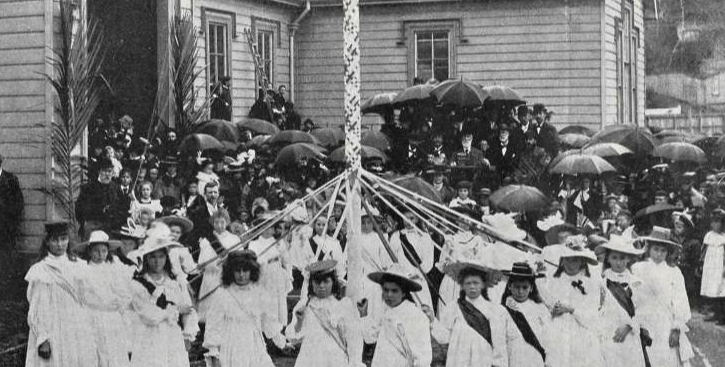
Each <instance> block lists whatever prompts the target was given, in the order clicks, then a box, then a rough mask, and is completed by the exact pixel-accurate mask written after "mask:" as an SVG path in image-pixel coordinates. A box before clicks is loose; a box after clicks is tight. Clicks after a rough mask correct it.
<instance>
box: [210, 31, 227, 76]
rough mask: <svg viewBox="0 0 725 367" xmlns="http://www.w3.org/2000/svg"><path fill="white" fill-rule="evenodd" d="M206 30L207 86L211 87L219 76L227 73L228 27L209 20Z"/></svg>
mask: <svg viewBox="0 0 725 367" xmlns="http://www.w3.org/2000/svg"><path fill="white" fill-rule="evenodd" d="M208 30H209V31H208V39H207V52H208V55H209V87H210V88H213V86H214V85H216V84H217V83H218V82H219V79H220V78H221V77H223V76H225V75H229V67H228V57H229V52H228V47H227V45H228V40H229V38H228V36H229V28H228V26H227V25H226V24H224V23H217V22H209V24H208Z"/></svg>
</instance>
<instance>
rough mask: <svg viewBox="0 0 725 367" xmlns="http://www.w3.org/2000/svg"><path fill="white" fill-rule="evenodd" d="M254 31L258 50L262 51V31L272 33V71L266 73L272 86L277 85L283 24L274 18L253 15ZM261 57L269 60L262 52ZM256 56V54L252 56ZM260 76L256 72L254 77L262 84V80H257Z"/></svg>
mask: <svg viewBox="0 0 725 367" xmlns="http://www.w3.org/2000/svg"><path fill="white" fill-rule="evenodd" d="M252 32H253V33H254V41H255V42H257V51H258V52H260V45H259V35H260V33H268V34H270V35H271V37H272V39H271V40H270V42H269V45H270V48H269V51H270V55H269V64H270V67H269V69H270V72H269V73H267V74H269V75H265V76H266V77H267V82H268V83H271V84H272V87H273V88H275V87H276V81H277V78H276V76H277V65H276V64H277V48H280V47H281V46H282V38H281V32H282V25H281V23H280V22H278V21H276V20H272V19H266V18H260V17H252ZM259 56H260V59H262V60H267V59H265V58H264V57H262V54H261V52H260V55H259ZM252 57H254V56H252ZM257 78H258V76H257V73H256V72H255V73H254V79H255V82H256V85H257V86H259V85H260V81H259V80H257Z"/></svg>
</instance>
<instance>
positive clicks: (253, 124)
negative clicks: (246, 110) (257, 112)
mask: <svg viewBox="0 0 725 367" xmlns="http://www.w3.org/2000/svg"><path fill="white" fill-rule="evenodd" d="M237 127H238V128H239V129H242V130H249V131H251V132H253V133H255V134H263V135H274V134H276V133H278V132H279V128H278V127H277V126H275V125H274V124H273V123H271V122H269V121H265V120H260V119H255V118H251V117H247V118H244V119H242V120H241V121H238V122H237Z"/></svg>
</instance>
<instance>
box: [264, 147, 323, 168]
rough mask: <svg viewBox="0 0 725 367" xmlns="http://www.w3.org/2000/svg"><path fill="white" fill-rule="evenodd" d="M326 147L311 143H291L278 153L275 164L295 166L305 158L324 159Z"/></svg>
mask: <svg viewBox="0 0 725 367" xmlns="http://www.w3.org/2000/svg"><path fill="white" fill-rule="evenodd" d="M324 151H325V149H324V148H322V147H320V146H317V145H315V144H309V143H294V144H290V145H288V146H286V147H284V148H282V150H280V151H279V153H277V159H275V161H274V164H275V165H276V166H278V167H289V166H294V165H296V164H298V163H300V162H301V161H303V160H305V159H311V158H317V159H324V158H325V155H324V154H323V152H324Z"/></svg>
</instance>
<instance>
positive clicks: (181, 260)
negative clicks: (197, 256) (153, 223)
mask: <svg viewBox="0 0 725 367" xmlns="http://www.w3.org/2000/svg"><path fill="white" fill-rule="evenodd" d="M158 220H159V221H160V222H163V223H165V224H166V225H167V226H169V230H171V239H172V240H174V241H176V242H179V243H181V244H182V245H184V243H182V242H181V237H182V236H183V235H184V234H186V233H189V232H191V230H192V229H193V228H194V223H193V222H192V221H190V220H188V219H186V218H184V217H179V216H176V215H170V216H167V217H162V218H159V219H158ZM169 261H171V270H172V271H173V272H174V274H176V276H177V277H178V278H179V281H181V282H186V279H187V275H188V274H189V273H191V272H192V271H194V270H195V269H196V261H194V257H192V256H191V252H190V251H189V247H188V246H184V247H174V248H170V249H169Z"/></svg>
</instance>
